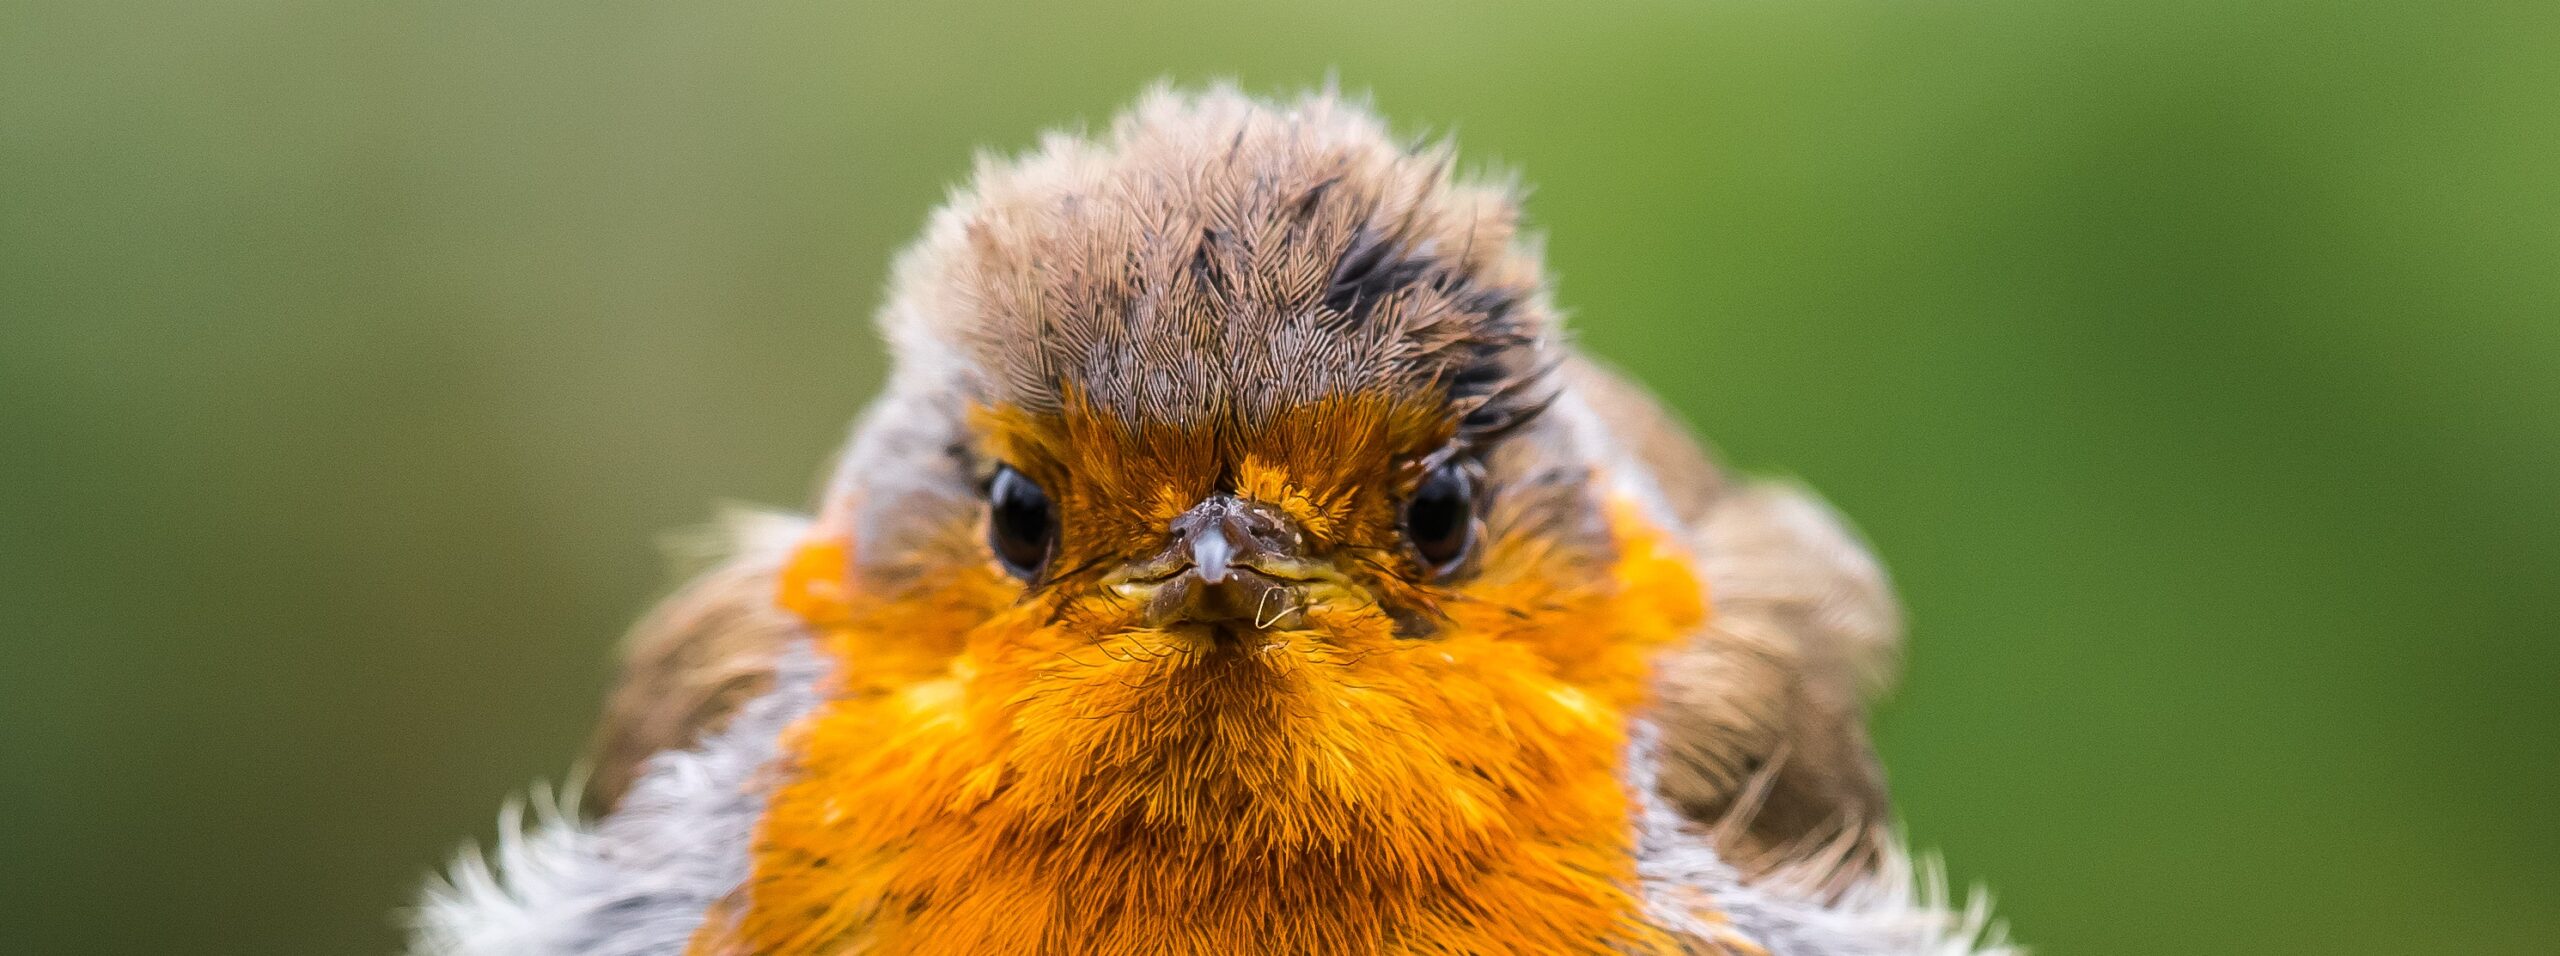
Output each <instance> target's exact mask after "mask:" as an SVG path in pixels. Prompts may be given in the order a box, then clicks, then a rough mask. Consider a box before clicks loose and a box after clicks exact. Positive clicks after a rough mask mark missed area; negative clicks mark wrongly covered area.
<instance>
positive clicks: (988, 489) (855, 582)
mask: <svg viewBox="0 0 2560 956" xmlns="http://www.w3.org/2000/svg"><path fill="white" fill-rule="evenodd" d="M1446 165H1447V164H1446V155H1445V153H1444V152H1442V151H1440V150H1437V149H1408V148H1404V147H1400V146H1397V145H1394V144H1393V141H1392V140H1390V139H1388V138H1387V137H1385V136H1384V135H1383V134H1382V133H1380V132H1379V131H1377V130H1376V129H1375V128H1374V126H1373V124H1372V121H1370V120H1368V119H1367V118H1366V117H1365V116H1362V115H1360V114H1358V113H1356V112H1351V111H1347V110H1342V109H1339V108H1336V107H1333V106H1332V105H1331V104H1330V102H1329V101H1326V100H1310V101H1308V102H1307V103H1305V104H1303V105H1301V106H1300V107H1299V108H1298V110H1297V111H1296V112H1291V113H1275V112H1271V111H1267V110H1264V109H1262V108H1259V107H1254V106H1251V105H1250V104H1246V103H1245V102H1244V101H1242V100H1240V99H1237V100H1229V99H1225V98H1208V99H1202V100H1177V99H1172V98H1159V99H1158V100H1155V101H1153V102H1151V103H1150V104H1149V105H1148V106H1145V107H1142V108H1141V110H1140V111H1139V112H1138V113H1137V114H1136V115H1135V116H1134V117H1133V118H1131V119H1129V120H1126V121H1124V123H1123V125H1122V126H1121V128H1120V129H1118V130H1117V131H1116V132H1115V134H1114V136H1113V137H1112V138H1111V140H1110V141H1109V142H1108V143H1106V144H1101V145H1096V144H1088V143H1085V142H1082V141H1073V140H1058V141H1054V142H1052V143H1050V144H1049V145H1048V147H1047V148H1046V149H1045V150H1044V151H1043V152H1041V153H1039V154H1037V155H1035V156H1033V157H1031V158H1029V159H1027V160H1024V161H1021V162H1019V163H1016V164H1012V165H1004V166H988V167H986V168H983V169H982V170H981V171H980V175H979V180H978V183H977V184H976V186H975V187H974V190H973V191H972V192H971V193H968V194H965V195H963V196H962V197H960V198H959V199H958V200H956V201H955V203H954V204H953V206H952V207H951V208H950V209H947V210H946V211H945V212H943V213H942V214H941V215H940V216H939V217H938V218H937V220H936V221H935V224H934V226H933V228H932V230H931V231H930V232H929V234H928V236H927V238H926V240H925V241H924V243H923V244H922V245H921V246H920V247H919V249H918V250H917V251H916V252H913V253H911V254H910V255H909V256H908V257H907V258H906V259H905V260H904V261H903V262H902V264H901V267H900V272H899V278H898V283H897V288H896V289H895V290H894V295H893V301H892V304H891V306H890V308H889V309H888V311H887V319H886V322H887V325H888V326H889V332H890V335H891V338H892V341H893V342H895V343H896V344H897V346H898V348H899V351H900V359H901V368H900V372H899V374H898V376H897V378H896V380H895V382H894V383H893V388H892V394H891V395H890V396H889V398H887V399H886V400H884V403H883V404H882V406H881V408H880V409H879V410H878V411H875V413H874V414H873V416H872V417H871V418H870V419H869V420H868V421H867V422H866V424H865V426H864V429H863V431H862V433H861V435H860V437H859V439H858V441H857V444H856V447H855V449H854V451H853V452H852V453H851V454H850V455H849V456H848V458H847V462H848V463H847V465H846V466H845V469H844V471H843V472H841V473H840V474H839V476H838V478H837V480H836V483H835V485H834V488H833V491H832V492H831V494H830V498H829V502H828V507H827V510H826V513H825V514H824V515H823V516H822V517H821V519H820V521H819V523H818V525H817V530H816V531H815V533H814V534H813V535H812V536H811V537H810V539H809V540H808V541H807V542H806V543H805V544H804V546H803V547H802V550H801V551H800V554H799V555H798V557H797V558H795V559H794V560H793V561H792V562H791V564H790V565H789V567H788V570H787V571H786V573H785V574H784V575H783V578H782V590H783V593H782V595H781V604H782V606H784V607H786V608H789V609H791V610H792V611H793V612H794V613H796V614H797V615H799V616H800V617H801V618H802V619H803V620H804V621H805V622H806V623H807V624H808V625H809V626H810V627H811V628H812V629H813V630H814V631H815V632H816V633H817V634H818V635H819V636H820V639H821V644H822V646H823V647H824V649H825V650H826V651H827V652H828V653H830V654H831V655H833V656H834V657H835V658H836V660H837V665H838V666H837V668H836V669H837V671H838V674H839V678H838V686H837V687H836V688H835V693H834V695H833V697H832V699H830V700H829V701H828V702H827V703H825V704H824V705H822V706H821V707H820V708H819V709H818V710H817V711H816V712H815V713H814V714H813V715H811V716H809V717H808V718H806V719H804V720H803V721H801V722H800V724H799V725H798V726H797V727H795V728H794V729H793V731H792V732H791V736H790V738H789V740H788V742H787V745H786V748H785V751H786V753H787V755H788V756H787V759H786V761H785V766H784V767H783V768H781V770H780V772H781V773H782V774H783V779H782V780H781V781H780V782H779V783H778V785H777V787H776V789H775V790H774V792H773V795H772V796H771V798H770V801H769V803H768V809H767V811H766V813H765V815H764V818H763V820H762V822H761V824H760V828H759V832H758V835H757V839H756V843H755V846H754V849H753V873H752V875H751V876H750V878H749V879H748V880H747V882H746V884H745V885H744V886H743V887H742V888H741V889H740V890H739V891H738V892H737V893H736V894H734V895H733V896H732V897H731V898H730V899H729V900H727V901H726V902H724V903H723V904H722V905H721V906H720V907H718V908H717V909H716V910H715V912H714V913H713V914H712V916H711V918H710V919H709V920H708V921H707V922H706V923H705V925H704V927H703V929H702V930H701V932H700V933H699V934H698V935H697V936H696V937H695V944H694V949H695V951H696V952H701V953H721V954H728V953H738V954H744V953H758V954H800V953H808V954H816V953H891V952H894V953H937V954H938V953H950V954H963V953H1017V952H1075V953H1130V954H1136V953H1204V954H1207V953H1217V954H1224V953H1239V952H1307V953H1378V952H1396V953H1513V952H1552V953H1575V952H1671V951H1675V948H1674V944H1673V943H1672V941H1671V940H1670V939H1669V937H1667V936H1665V935H1664V934H1662V933H1661V932H1660V931H1658V930H1655V929H1653V928H1651V927H1650V926H1649V924H1648V923H1647V922H1646V920H1645V919H1644V918H1643V917H1642V914H1641V913H1640V909H1641V906H1640V904H1639V901H1638V900H1637V898H1636V895H1635V893H1634V891H1633V890H1632V886H1633V884H1634V879H1633V872H1632V870H1633V866H1634V864H1633V847H1632V841H1633V840H1634V831H1633V827H1632V824H1631V819H1632V813H1633V810H1632V807H1633V803H1632V801H1633V800H1634V796H1633V795H1632V794H1631V793H1630V792H1629V789H1628V785H1627V783H1626V782H1625V780H1624V778H1623V776H1622V767H1621V763H1622V760H1623V754H1624V752H1625V750H1626V745H1627V739H1626V736H1627V728H1628V726H1629V717H1630V713H1631V712H1632V710H1633V709H1634V708H1635V707H1637V706H1638V704H1639V703H1640V702H1641V701H1642V699H1643V698H1644V696H1645V692H1646V687H1647V674H1648V671H1647V661H1648V659H1649V656H1650V655H1651V654H1652V653H1653V652H1654V651H1656V650H1657V649H1659V648H1660V647H1661V646H1662V645H1664V644H1665V643H1667V642H1669V641H1671V640H1672V639H1674V638H1676V637H1679V636H1681V635H1683V634H1686V633H1689V632H1691V631H1692V630H1694V629H1695V628H1696V626H1697V625H1698V624H1699V622H1700V621H1701V619H1702V617H1703V614H1704V608H1703V599H1702V594H1701V589H1700V585H1699V583H1698V580H1697V578H1696V577H1695V576H1694V575H1693V574H1691V573H1690V570H1689V567H1690V560H1691V559H1690V556H1689V555H1688V554H1687V553H1686V552H1685V551H1683V550H1682V549H1681V547H1680V546H1679V545H1678V544H1677V543H1676V542H1675V540H1674V538H1673V537H1671V536H1670V535H1668V534H1666V533H1665V532H1664V531H1663V530H1661V528H1660V527H1659V518H1658V516H1656V515H1653V514H1651V513H1649V512H1648V511H1647V509H1646V508H1645V507H1644V506H1642V505H1640V504H1639V503H1637V502H1635V501H1633V500H1630V499H1624V498H1622V496H1620V495H1618V494H1616V493H1614V492H1612V491H1611V490H1610V488H1611V486H1610V485H1609V484H1608V482H1607V479H1608V477H1609V476H1608V475H1607V474H1605V463H1604V459H1605V455H1604V453H1603V450H1602V449H1599V448H1596V447H1594V446H1593V443H1592V441H1591V440H1590V439H1589V437H1588V436H1586V435H1584V434H1582V430H1581V429H1578V428H1577V427H1576V425H1575V423H1574V421H1572V420H1571V418H1570V413H1568V414H1548V412H1549V411H1550V408H1551V406H1553V405H1555V404H1556V403H1557V402H1559V401H1560V400H1561V401H1564V402H1568V403H1569V402H1571V401H1572V398H1571V396H1570V395H1567V394H1565V393H1564V391H1563V389H1562V383H1561V382H1560V381H1558V376H1557V374H1556V372H1557V368H1558V365H1559V363H1560V362H1561V361H1562V359H1561V358H1560V355H1561V353H1560V351H1559V349H1560V346H1557V345H1555V344H1554V320H1553V318H1552V315H1551V312H1550V310H1549V308H1548V307H1547V306H1546V304H1545V302H1544V299H1543V295H1542V293H1541V292H1540V288H1539V278H1538V271H1537V266H1536V263H1535V260H1534V258H1533V257H1532V256H1530V255H1529V254H1528V253H1527V252H1526V251H1524V250H1523V249H1522V247H1521V246H1520V245H1519V244H1518V243H1516V242H1515V241H1514V239H1513V225H1512V216H1513V212H1512V209H1513V207H1512V205H1511V203H1510V202H1509V200H1508V198H1507V197H1506V196H1505V195H1504V194H1503V193H1502V192H1501V191H1500V190H1496V189H1491V188H1484V187H1476V186H1468V185H1462V184H1457V183H1454V182H1452V181H1451V180H1450V179H1449V178H1448V175H1447V172H1446Z"/></svg>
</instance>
